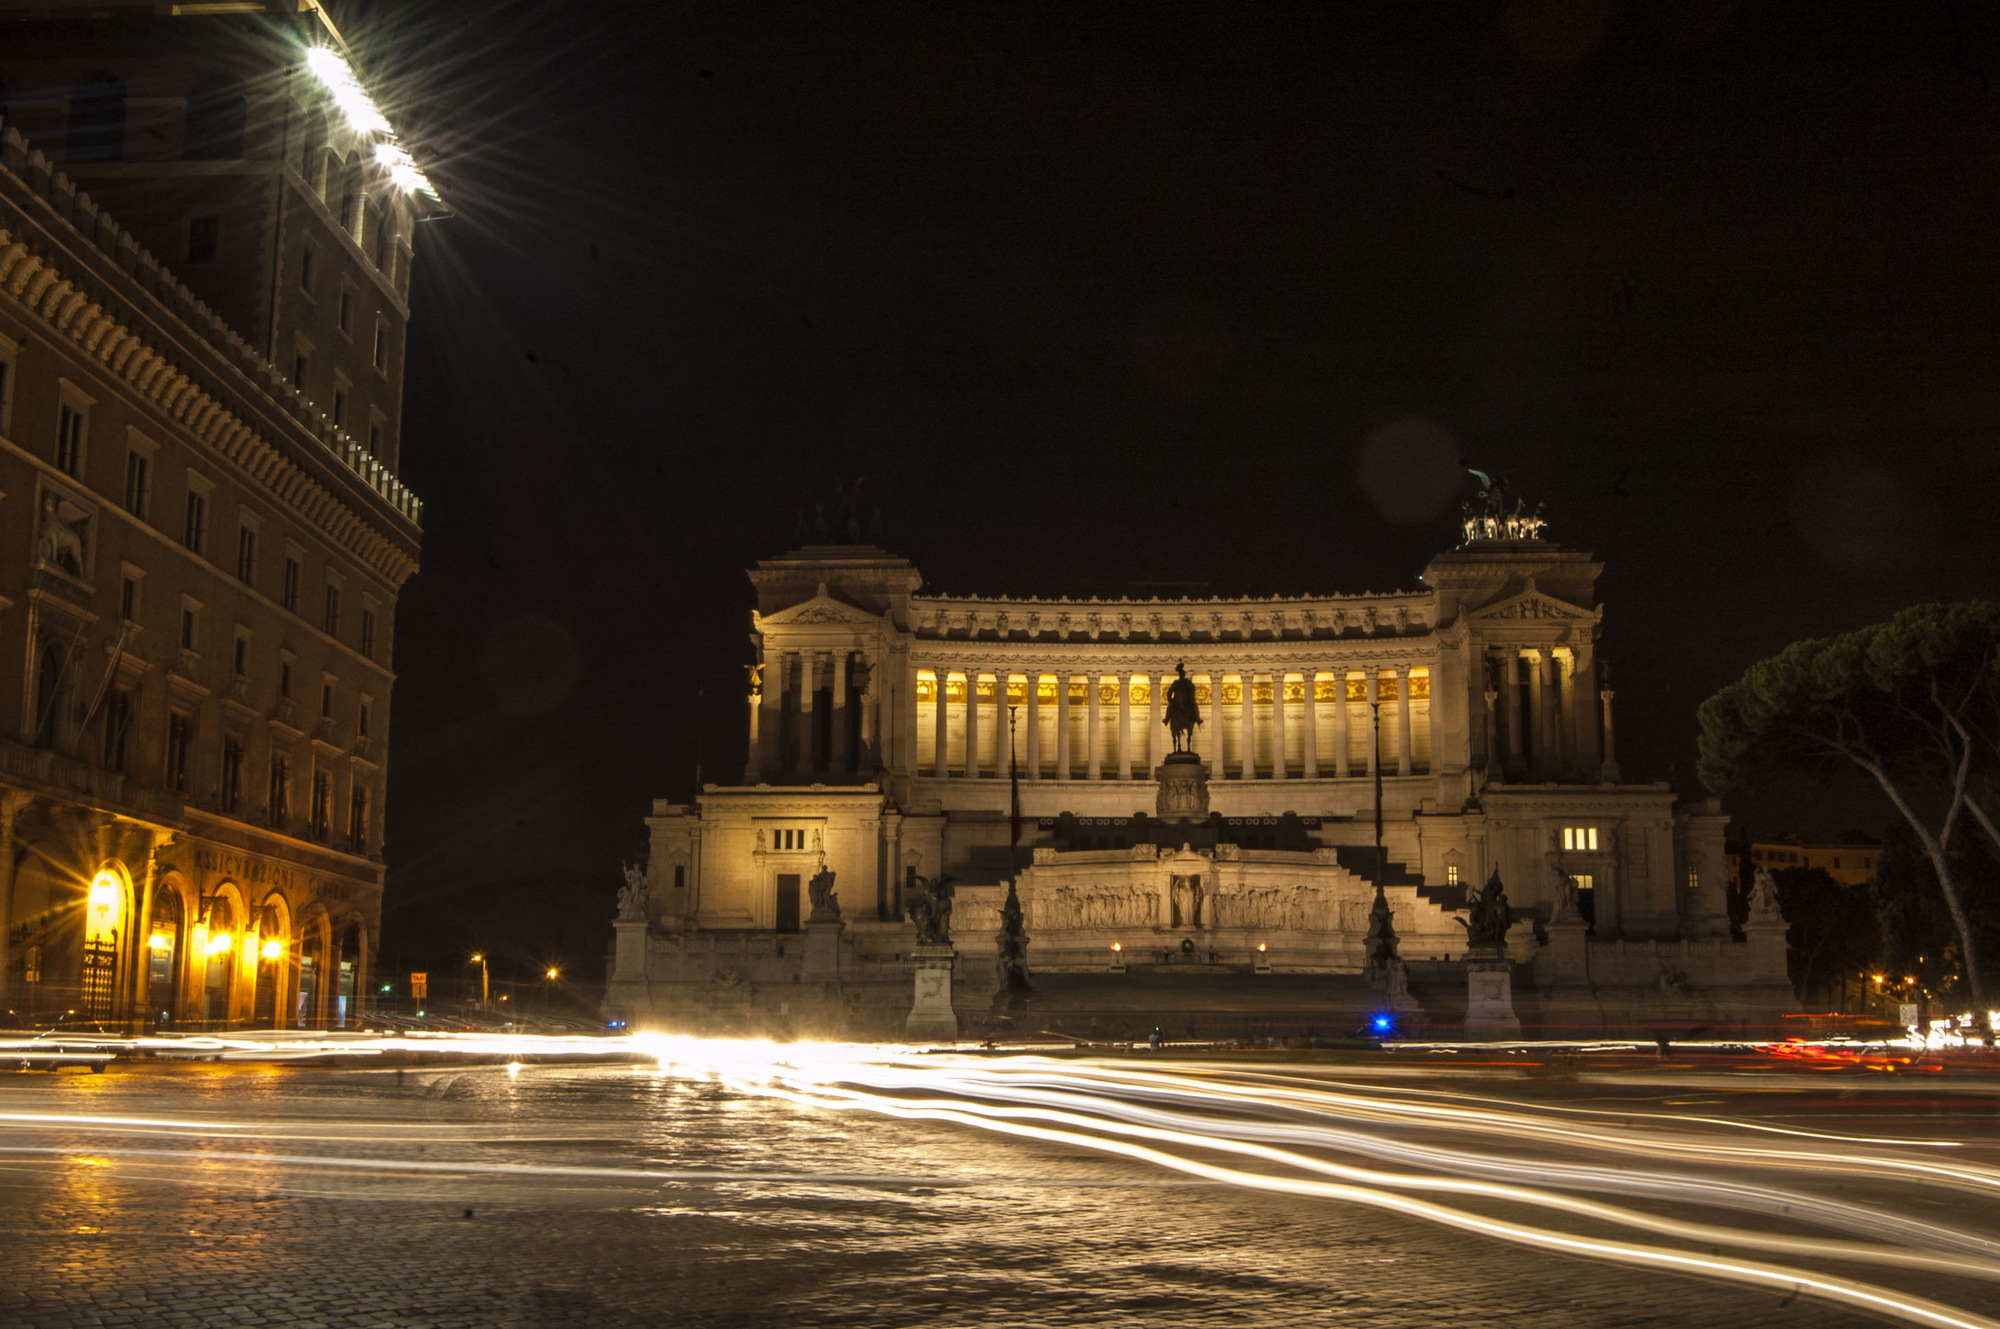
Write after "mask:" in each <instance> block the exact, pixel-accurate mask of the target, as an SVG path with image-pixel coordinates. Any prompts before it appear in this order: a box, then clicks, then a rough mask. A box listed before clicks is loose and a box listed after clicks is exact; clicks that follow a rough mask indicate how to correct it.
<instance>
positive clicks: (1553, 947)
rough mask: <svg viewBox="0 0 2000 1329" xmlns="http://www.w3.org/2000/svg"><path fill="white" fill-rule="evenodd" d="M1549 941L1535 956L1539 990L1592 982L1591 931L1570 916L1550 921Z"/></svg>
mask: <svg viewBox="0 0 2000 1329" xmlns="http://www.w3.org/2000/svg"><path fill="white" fill-rule="evenodd" d="M1548 931H1549V940H1548V944H1547V945H1545V946H1543V947H1542V948H1541V949H1540V950H1539V951H1538V952H1537V953H1536V955H1535V960H1534V964H1535V983H1536V985H1537V986H1539V987H1548V988H1557V987H1569V986H1576V985H1580V984H1587V983H1589V982H1590V929H1589V925H1588V924H1586V923H1585V922H1584V921H1583V920H1582V919H1581V918H1578V917H1577V916H1576V915H1574V914H1571V915H1569V916H1568V917H1561V916H1558V917H1556V918H1553V919H1551V920H1550V921H1549V928H1548Z"/></svg>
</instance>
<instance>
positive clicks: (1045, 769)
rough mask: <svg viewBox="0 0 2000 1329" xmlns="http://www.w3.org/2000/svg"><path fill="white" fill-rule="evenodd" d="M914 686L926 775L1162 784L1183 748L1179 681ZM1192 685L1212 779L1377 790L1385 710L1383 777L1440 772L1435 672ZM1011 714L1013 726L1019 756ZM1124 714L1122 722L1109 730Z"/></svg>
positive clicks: (1089, 678) (1255, 677)
mask: <svg viewBox="0 0 2000 1329" xmlns="http://www.w3.org/2000/svg"><path fill="white" fill-rule="evenodd" d="M915 672H916V674H917V677H916V679H915V680H914V687H913V689H912V696H913V698H914V700H915V702H916V705H915V706H914V708H913V709H914V710H915V711H916V713H917V720H918V723H919V725H921V726H927V727H928V729H929V735H928V737H929V739H930V741H929V743H928V744H927V745H924V746H925V748H926V749H927V750H924V751H922V752H921V754H920V760H919V762H918V763H917V764H919V765H920V767H921V769H920V770H919V771H918V773H920V774H924V775H929V776H933V777H940V778H942V777H959V778H970V779H982V778H998V779H1005V778H1006V777H1007V776H1008V774H1009V759H1010V756H1011V758H1012V760H1013V761H1015V762H1018V764H1019V771H1020V776H1021V778H1022V779H1024V780H1041V779H1056V780H1130V779H1134V778H1138V779H1151V778H1152V772H1153V768H1154V767H1155V766H1157V765H1158V764H1159V763H1160V762H1162V761H1164V760H1165V759H1166V756H1167V753H1168V752H1169V751H1170V750H1171V747H1172V744H1171V741H1170V739H1169V735H1168V732H1167V729H1166V726H1165V725H1164V724H1163V723H1162V719H1163V716H1162V711H1161V707H1162V705H1163V703H1164V700H1165V698H1164V690H1165V686H1166V684H1167V683H1169V682H1171V681H1172V676H1171V675H1163V674H1157V673H1146V672H1134V671H1129V670H1123V669H1117V670H1114V669H1102V668H1081V669H1077V668H1071V669H1033V668H1030V669H1026V670H1014V669H1010V668H1009V667H1007V666H1004V665H995V666H993V667H991V668H987V669H981V668H979V667H978V666H976V665H975V666H970V667H966V668H959V669H953V668H950V667H948V666H940V667H934V668H921V667H919V668H917V669H916V671H915ZM1189 677H1190V679H1191V680H1193V681H1194V683H1195V686H1196V696H1197V699H1198V702H1199V704H1200V705H1201V707H1202V712H1203V714H1202V719H1203V724H1201V725H1200V726H1198V727H1197V729H1196V731H1195V739H1194V744H1195V751H1196V752H1197V753H1199V754H1200V755H1201V756H1202V757H1203V759H1204V760H1205V761H1206V762H1207V763H1208V766H1209V772H1210V778H1211V779H1215V780H1262V779H1269V780H1287V779H1307V780H1313V779H1323V778H1335V779H1346V778H1349V777H1358V776H1372V775H1373V774H1374V770H1375V766H1374V763H1375V745H1374V743H1372V742H1371V741H1370V737H1371V725H1372V717H1373V715H1374V714H1375V710H1374V708H1375V707H1376V706H1377V705H1378V704H1379V706H1380V716H1381V733H1380V750H1381V753H1382V761H1383V763H1384V773H1385V774H1391V773H1393V774H1397V775H1410V774H1413V773H1416V772H1417V771H1420V770H1427V769H1428V767H1429V762H1428V760H1427V757H1428V753H1429V744H1428V741H1427V740H1428V739H1429V737H1430V735H1429V726H1428V721H1429V705H1428V698H1429V685H1430V670H1429V669H1428V667H1426V666H1421V665H1419V666H1414V667H1413V666H1411V665H1408V664H1396V665H1380V666H1376V665H1361V666H1349V667H1347V668H1332V669H1322V668H1316V667H1312V666H1306V667H1303V668H1299V669H1285V668H1282V667H1280V668H1276V669H1271V670H1265V671H1259V670H1256V669H1255V668H1245V669H1238V670H1224V669H1215V670H1206V671H1202V670H1197V671H1195V672H1193V673H1191V674H1190V675H1189ZM954 692H956V693H957V695H956V696H953V695H951V694H952V693H954ZM1079 694H1080V695H1079ZM1010 708H1011V709H1012V710H1013V712H1014V716H1015V720H1016V724H1015V728H1014V735H1013V746H1012V749H1011V752H1010V746H1009V718H1008V716H1009V710H1010ZM1046 710H1053V712H1054V715H1053V717H1052V722H1051V719H1050V718H1045V717H1044V711H1046ZM1079 712H1081V713H1080V714H1079ZM1113 713H1115V715H1116V722H1115V724H1111V725H1109V726H1107V724H1106V723H1105V721H1106V720H1107V718H1109V716H1110V715H1111V714H1113ZM1141 719H1143V723H1135V721H1138V720H1141ZM954 722H956V723H954ZM1420 722H1421V723H1420ZM1295 724H1296V725H1297V726H1298V728H1299V733H1298V734H1297V736H1296V739H1294V736H1293V735H1292V733H1291V728H1292V726H1293V725H1295ZM1079 726H1080V727H1081V730H1082V733H1081V735H1080V736H1079V735H1078V734H1077V733H1076V730H1077V729H1078V727H1079ZM1322 726H1324V727H1326V728H1328V729H1329V730H1330V731H1331V735H1330V736H1331V743H1330V745H1329V746H1330V748H1331V751H1329V752H1325V753H1322V751H1321V748H1322V744H1321V739H1320V731H1321V728H1322ZM955 735H956V736H960V741H959V742H958V743H956V744H954V742H953V741H952V740H953V738H954V736H955ZM913 737H914V735H913ZM1420 739H1422V740H1425V741H1424V742H1421V743H1420V741H1419V740H1420ZM1045 748H1052V749H1053V750H1052V751H1048V750H1045ZM913 755H917V754H916V753H914V752H913Z"/></svg>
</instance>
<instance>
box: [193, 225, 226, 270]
mask: <svg viewBox="0 0 2000 1329" xmlns="http://www.w3.org/2000/svg"><path fill="white" fill-rule="evenodd" d="M221 252H222V218H220V217H218V216H216V215H214V214H213V213H211V214H209V215H207V216H205V217H190V218H188V247H187V261H188V266H189V267H194V266H196V265H198V264H202V263H213V262H215V260H216V257H217V255H219V254H220V253H221Z"/></svg>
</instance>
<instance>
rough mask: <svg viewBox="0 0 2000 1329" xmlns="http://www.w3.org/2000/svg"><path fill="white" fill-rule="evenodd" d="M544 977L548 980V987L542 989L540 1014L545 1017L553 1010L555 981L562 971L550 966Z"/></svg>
mask: <svg viewBox="0 0 2000 1329" xmlns="http://www.w3.org/2000/svg"><path fill="white" fill-rule="evenodd" d="M545 977H546V978H547V979H548V980H549V985H548V986H547V987H545V988H543V989H542V1014H544V1015H547V1014H548V1013H549V1012H550V1011H551V1010H553V1009H554V1006H555V991H556V980H557V979H558V978H560V977H562V971H561V970H560V969H558V968H556V967H555V966H554V965H550V966H549V969H548V973H547V974H546V975H545Z"/></svg>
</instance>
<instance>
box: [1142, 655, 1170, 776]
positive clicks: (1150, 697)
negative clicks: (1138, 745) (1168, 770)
mask: <svg viewBox="0 0 2000 1329" xmlns="http://www.w3.org/2000/svg"><path fill="white" fill-rule="evenodd" d="M1164 691H1166V684H1165V678H1164V676H1163V675H1162V674H1160V673H1159V672H1158V671H1157V670H1156V671H1155V672H1153V673H1151V674H1148V675H1147V676H1146V774H1147V776H1148V777H1151V775H1152V773H1153V768H1154V767H1155V766H1158V765H1159V764H1160V763H1161V762H1163V761H1165V760H1166V759H1167V749H1166V747H1165V745H1164V744H1162V743H1161V742H1160V738H1161V736H1162V735H1163V734H1164V733H1165V732H1166V729H1165V726H1163V725H1162V724H1161V723H1160V705H1161V702H1160V694H1161V693H1162V692H1164Z"/></svg>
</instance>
